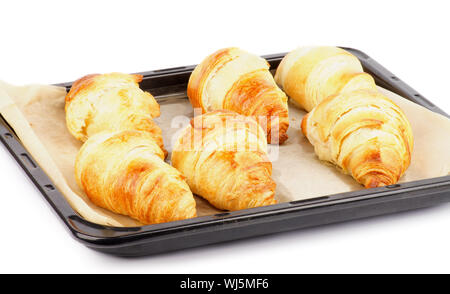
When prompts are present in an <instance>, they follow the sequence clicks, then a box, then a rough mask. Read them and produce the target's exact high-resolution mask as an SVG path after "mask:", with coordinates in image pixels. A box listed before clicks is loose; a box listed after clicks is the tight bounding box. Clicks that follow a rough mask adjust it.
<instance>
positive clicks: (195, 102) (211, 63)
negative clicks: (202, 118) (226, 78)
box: [187, 47, 236, 112]
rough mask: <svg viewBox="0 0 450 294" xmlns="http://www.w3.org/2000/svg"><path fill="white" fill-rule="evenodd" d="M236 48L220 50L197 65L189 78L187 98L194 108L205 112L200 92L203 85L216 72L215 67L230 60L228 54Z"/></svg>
mask: <svg viewBox="0 0 450 294" xmlns="http://www.w3.org/2000/svg"><path fill="white" fill-rule="evenodd" d="M235 49H236V48H234V47H231V48H224V49H220V50H218V51H216V52H214V53H213V54H211V55H209V56H208V57H206V58H205V59H204V60H203V61H202V62H201V63H200V64H199V65H197V66H196V67H195V69H194V71H193V72H192V74H191V76H190V77H189V82H188V88H187V96H188V98H189V101H190V102H191V104H192V106H193V107H194V108H201V109H202V111H203V112H205V111H206V109H205V107H204V106H203V102H202V91H203V86H204V83H205V82H206V80H207V78H208V76H209V75H210V73H211V72H212V71H214V70H216V67H217V66H220V65H223V64H224V63H226V62H227V61H230V60H232V57H231V55H230V54H229V53H230V51H231V50H235Z"/></svg>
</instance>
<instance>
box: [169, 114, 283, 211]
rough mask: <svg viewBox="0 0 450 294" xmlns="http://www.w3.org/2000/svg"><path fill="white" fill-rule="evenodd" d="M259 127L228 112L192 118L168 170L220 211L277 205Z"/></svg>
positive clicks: (180, 138) (265, 146) (265, 143)
mask: <svg viewBox="0 0 450 294" xmlns="http://www.w3.org/2000/svg"><path fill="white" fill-rule="evenodd" d="M266 140H267V139H266V136H265V133H264V131H263V129H262V128H261V127H260V126H259V125H258V123H257V122H256V121H255V120H254V119H252V118H250V117H246V116H243V115H239V114H237V113H235V112H232V111H227V110H218V111H213V112H208V113H206V114H203V115H200V116H196V117H195V118H193V119H192V120H191V122H190V124H189V125H188V126H187V128H186V129H184V130H183V131H182V132H181V135H180V137H179V138H177V141H176V143H175V144H174V149H173V151H172V164H173V166H174V167H175V168H177V169H178V170H179V171H180V172H181V173H182V174H183V175H184V176H185V177H186V181H187V183H188V185H189V187H190V188H191V190H192V192H193V193H195V194H197V195H199V196H202V197H203V198H205V199H206V200H208V201H209V202H210V203H211V204H212V205H214V206H215V207H217V208H219V209H226V210H238V209H245V208H251V207H257V206H263V205H269V204H274V203H276V200H275V199H274V193H275V186H276V185H275V182H274V181H273V180H272V178H271V175H272V164H271V162H270V161H269V160H268V158H267V153H266V150H267V141H266Z"/></svg>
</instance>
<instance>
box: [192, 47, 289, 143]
mask: <svg viewBox="0 0 450 294" xmlns="http://www.w3.org/2000/svg"><path fill="white" fill-rule="evenodd" d="M187 94H188V97H189V100H190V102H191V103H192V105H193V106H194V107H196V108H201V109H202V112H203V113H204V112H208V111H212V110H220V109H227V110H232V111H235V112H237V113H239V114H242V115H246V116H253V117H255V118H256V119H257V121H258V122H259V123H260V125H261V127H262V128H263V129H264V130H266V131H267V132H266V134H267V141H268V142H269V143H274V144H276V143H280V144H281V143H283V142H284V141H286V139H287V138H288V136H287V134H286V132H287V129H288V127H289V116H288V107H287V97H286V94H284V92H283V91H281V90H280V89H279V88H278V86H277V85H276V83H275V81H274V79H273V77H272V75H271V73H270V72H269V64H268V63H267V61H266V60H265V59H263V58H261V57H259V56H256V55H253V54H250V53H247V52H245V51H243V50H241V49H238V48H225V49H221V50H219V51H216V52H215V53H213V54H211V55H209V56H208V57H207V58H206V59H205V60H203V61H202V63H200V64H199V65H198V66H197V67H196V68H195V70H194V71H193V72H192V74H191V76H190V78H189V83H188V90H187Z"/></svg>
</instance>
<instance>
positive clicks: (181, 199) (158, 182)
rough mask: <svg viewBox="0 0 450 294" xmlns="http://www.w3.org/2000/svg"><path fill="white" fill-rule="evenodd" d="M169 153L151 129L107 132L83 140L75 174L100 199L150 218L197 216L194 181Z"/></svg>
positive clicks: (155, 220)
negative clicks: (170, 162)
mask: <svg viewBox="0 0 450 294" xmlns="http://www.w3.org/2000/svg"><path fill="white" fill-rule="evenodd" d="M163 159H164V154H163V152H162V151H161V149H160V148H159V146H158V145H157V144H156V143H155V141H154V139H153V138H152V136H151V134H149V133H147V132H142V131H132V130H126V131H119V132H113V133H109V132H103V133H98V134H96V135H93V136H91V137H89V139H88V140H87V141H86V142H85V143H84V144H83V146H82V148H81V149H80V151H79V153H78V155H77V158H76V162H75V176H76V180H77V182H78V185H79V186H80V187H82V188H83V190H84V191H85V192H86V195H87V196H88V197H89V199H90V200H91V201H92V202H93V203H94V204H96V205H98V206H100V207H103V208H106V209H109V210H111V211H113V212H116V213H119V214H123V215H128V216H130V217H132V218H135V219H137V220H139V221H140V222H142V223H144V224H154V223H162V222H169V221H175V220H181V219H186V218H192V217H195V216H196V209H195V206H196V204H195V200H194V198H193V195H192V193H191V191H190V190H189V187H188V185H187V184H186V182H185V181H184V179H183V176H182V175H181V174H180V172H178V171H177V170H176V169H175V168H173V167H172V166H170V165H168V164H167V163H165V162H164V161H163Z"/></svg>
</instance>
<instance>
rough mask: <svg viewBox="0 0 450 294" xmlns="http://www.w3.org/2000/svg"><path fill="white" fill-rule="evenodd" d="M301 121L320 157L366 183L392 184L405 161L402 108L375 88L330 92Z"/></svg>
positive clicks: (408, 141)
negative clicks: (333, 94)
mask: <svg viewBox="0 0 450 294" xmlns="http://www.w3.org/2000/svg"><path fill="white" fill-rule="evenodd" d="M301 126H302V131H303V133H304V134H305V136H306V137H307V138H308V140H309V141H310V142H311V144H312V145H314V149H315V152H316V154H317V155H318V157H319V159H321V160H325V161H329V162H331V163H333V164H335V165H337V166H338V167H340V168H341V169H342V171H343V172H344V173H346V174H350V175H351V176H353V178H355V179H356V180H357V181H358V182H359V183H361V184H363V185H364V186H365V187H366V188H373V187H379V186H384V185H391V184H395V183H396V182H397V181H398V180H399V178H400V177H401V176H402V175H403V173H404V172H405V171H406V169H407V168H408V166H409V164H410V161H411V153H412V149H413V134H412V130H411V126H410V124H409V122H408V120H407V118H406V116H405V115H404V114H403V112H402V110H401V109H400V108H399V107H398V106H397V105H396V104H394V103H393V102H392V101H391V100H389V99H388V98H387V97H385V96H384V95H382V94H381V93H379V92H377V91H373V90H367V89H362V90H355V91H353V92H345V93H341V94H339V95H336V96H329V97H328V98H326V99H325V100H323V101H322V102H320V103H319V105H317V106H316V107H315V108H314V109H313V110H312V111H311V112H310V113H308V114H307V115H306V116H305V117H304V118H303V121H302V125H301Z"/></svg>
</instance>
